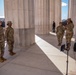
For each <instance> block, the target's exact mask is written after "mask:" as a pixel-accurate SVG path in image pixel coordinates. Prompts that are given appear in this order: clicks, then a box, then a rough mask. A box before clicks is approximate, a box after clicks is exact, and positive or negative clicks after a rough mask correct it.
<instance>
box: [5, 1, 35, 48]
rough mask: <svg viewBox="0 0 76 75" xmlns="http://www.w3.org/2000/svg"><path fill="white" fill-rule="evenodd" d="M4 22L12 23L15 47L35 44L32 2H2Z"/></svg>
mask: <svg viewBox="0 0 76 75" xmlns="http://www.w3.org/2000/svg"><path fill="white" fill-rule="evenodd" d="M4 3H5V4H4V5H5V20H6V23H7V21H9V20H11V21H12V22H13V28H14V31H15V46H18V45H19V46H24V47H25V46H30V45H31V44H33V43H35V25H34V0H4Z"/></svg>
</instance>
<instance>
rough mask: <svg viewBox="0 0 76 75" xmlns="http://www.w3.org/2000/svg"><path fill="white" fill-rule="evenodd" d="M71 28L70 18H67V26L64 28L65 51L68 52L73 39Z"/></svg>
mask: <svg viewBox="0 0 76 75" xmlns="http://www.w3.org/2000/svg"><path fill="white" fill-rule="evenodd" d="M73 28H74V24H73V22H72V20H71V18H68V19H67V25H66V26H65V29H66V44H67V50H69V49H70V46H71V38H72V37H73Z"/></svg>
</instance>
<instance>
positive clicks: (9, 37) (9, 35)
mask: <svg viewBox="0 0 76 75" xmlns="http://www.w3.org/2000/svg"><path fill="white" fill-rule="evenodd" d="M7 26H8V27H7V28H6V32H5V36H6V40H7V44H8V49H9V54H10V55H11V56H12V55H14V54H16V53H14V52H13V45H14V29H13V28H12V22H11V21H8V22H7Z"/></svg>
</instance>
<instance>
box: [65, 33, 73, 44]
mask: <svg viewBox="0 0 76 75" xmlns="http://www.w3.org/2000/svg"><path fill="white" fill-rule="evenodd" d="M72 37H73V33H66V43H69V44H71V38H72Z"/></svg>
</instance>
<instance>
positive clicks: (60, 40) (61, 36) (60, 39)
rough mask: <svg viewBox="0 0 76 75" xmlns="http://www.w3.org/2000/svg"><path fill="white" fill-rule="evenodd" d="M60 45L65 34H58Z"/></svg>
mask: <svg viewBox="0 0 76 75" xmlns="http://www.w3.org/2000/svg"><path fill="white" fill-rule="evenodd" d="M57 39H58V43H60V44H61V43H62V39H63V34H57Z"/></svg>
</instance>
